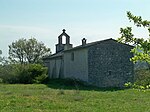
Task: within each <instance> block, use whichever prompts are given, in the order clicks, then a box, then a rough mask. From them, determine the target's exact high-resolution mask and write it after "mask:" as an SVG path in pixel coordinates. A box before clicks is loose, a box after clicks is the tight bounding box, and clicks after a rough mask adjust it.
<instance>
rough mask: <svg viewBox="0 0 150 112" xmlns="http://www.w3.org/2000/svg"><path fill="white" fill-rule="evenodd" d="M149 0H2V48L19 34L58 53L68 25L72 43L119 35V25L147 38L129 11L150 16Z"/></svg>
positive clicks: (0, 8) (148, 18) (0, 0)
mask: <svg viewBox="0 0 150 112" xmlns="http://www.w3.org/2000/svg"><path fill="white" fill-rule="evenodd" d="M149 10H150V0H0V49H1V50H2V52H3V56H8V45H10V44H11V43H12V42H14V41H16V40H18V39H20V38H26V39H29V38H32V37H34V38H36V39H37V40H38V41H41V42H43V43H44V44H45V45H46V46H47V47H49V48H51V51H52V53H55V44H57V38H58V36H59V35H60V34H61V33H62V29H66V33H67V34H68V35H70V37H71V43H72V44H73V46H77V45H80V44H81V39H82V38H86V39H87V42H88V43H90V42H94V41H98V40H103V39H108V38H113V39H117V38H118V37H120V34H119V32H120V28H121V27H122V28H125V27H126V26H132V27H133V33H134V35H135V36H136V37H144V38H148V32H147V30H145V29H144V28H136V27H135V26H134V25H133V23H130V22H129V20H128V18H127V17H126V12H127V11H131V13H132V14H134V15H137V16H142V18H143V19H146V20H150V13H149Z"/></svg>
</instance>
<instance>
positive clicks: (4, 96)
mask: <svg viewBox="0 0 150 112" xmlns="http://www.w3.org/2000/svg"><path fill="white" fill-rule="evenodd" d="M75 88H78V90H77V89H75ZM0 112H150V90H146V91H139V90H136V89H135V90H134V89H124V90H123V89H122V90H121V89H120V90H119V89H98V88H94V87H80V86H79V87H72V86H67V85H66V84H65V85H64V84H62V83H59V82H58V81H57V82H55V83H50V84H48V85H44V84H30V85H23V84H12V85H10V84H9V85H7V84H0Z"/></svg>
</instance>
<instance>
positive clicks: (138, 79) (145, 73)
mask: <svg viewBox="0 0 150 112" xmlns="http://www.w3.org/2000/svg"><path fill="white" fill-rule="evenodd" d="M135 84H136V85H141V86H144V87H146V86H147V85H150V70H148V69H140V70H136V71H135Z"/></svg>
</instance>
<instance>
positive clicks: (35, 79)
mask: <svg viewBox="0 0 150 112" xmlns="http://www.w3.org/2000/svg"><path fill="white" fill-rule="evenodd" d="M1 70H2V71H1V73H0V78H1V79H3V82H4V83H23V84H32V83H43V82H44V81H45V80H46V79H47V68H46V67H43V66H42V65H40V64H26V65H21V64H11V65H5V66H2V67H1Z"/></svg>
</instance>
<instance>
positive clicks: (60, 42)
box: [56, 29, 72, 53]
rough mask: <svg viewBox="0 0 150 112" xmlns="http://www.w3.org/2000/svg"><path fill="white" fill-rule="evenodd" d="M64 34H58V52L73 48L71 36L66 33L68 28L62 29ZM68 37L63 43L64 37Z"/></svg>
mask: <svg viewBox="0 0 150 112" xmlns="http://www.w3.org/2000/svg"><path fill="white" fill-rule="evenodd" d="M62 31H63V32H62V34H60V35H59V36H58V44H56V53H58V52H60V51H63V50H67V49H70V48H72V44H70V36H69V35H68V34H67V33H66V30H65V29H63V30H62ZM64 37H65V38H66V40H65V43H63V38H64Z"/></svg>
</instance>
